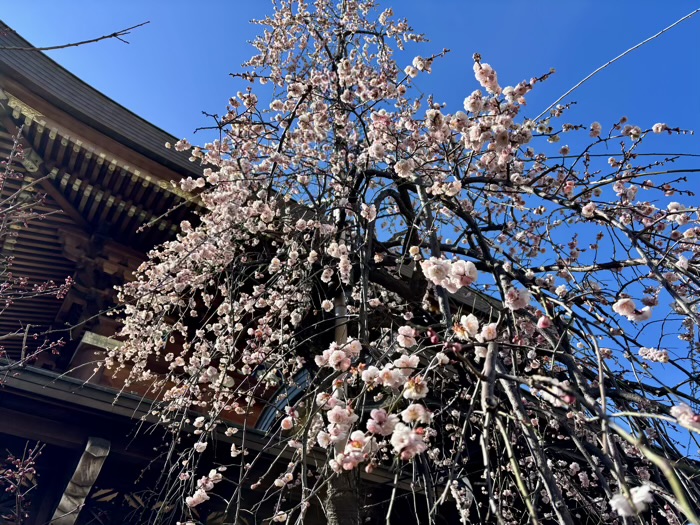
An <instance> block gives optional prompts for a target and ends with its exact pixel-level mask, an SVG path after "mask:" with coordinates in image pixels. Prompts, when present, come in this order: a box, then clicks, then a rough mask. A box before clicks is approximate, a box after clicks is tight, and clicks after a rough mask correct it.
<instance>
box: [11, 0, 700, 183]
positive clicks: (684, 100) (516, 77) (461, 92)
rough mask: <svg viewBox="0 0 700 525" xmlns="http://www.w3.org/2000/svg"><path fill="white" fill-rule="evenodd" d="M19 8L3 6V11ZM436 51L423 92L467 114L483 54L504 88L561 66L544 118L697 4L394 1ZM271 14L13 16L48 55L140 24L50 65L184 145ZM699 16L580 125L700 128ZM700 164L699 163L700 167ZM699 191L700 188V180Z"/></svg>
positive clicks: (603, 83) (214, 107) (132, 8)
mask: <svg viewBox="0 0 700 525" xmlns="http://www.w3.org/2000/svg"><path fill="white" fill-rule="evenodd" d="M4 2H9V0H0V3H4ZM382 5H383V6H392V7H393V8H394V10H395V11H396V13H397V14H398V15H401V16H406V17H407V18H408V19H409V21H410V22H411V23H412V25H413V26H414V28H415V29H416V30H417V31H419V32H423V33H425V34H426V35H427V36H428V37H429V38H430V40H431V42H430V43H429V44H426V45H423V46H421V47H420V48H417V49H415V52H411V53H410V56H409V57H406V58H407V61H409V60H410V58H411V57H412V56H413V54H418V53H420V54H423V55H429V54H431V53H432V52H438V51H440V50H441V49H442V48H443V47H447V48H449V49H451V50H452V53H450V54H449V55H448V57H447V58H446V59H444V60H443V61H442V62H440V63H438V64H436V65H435V66H434V74H433V75H432V76H430V77H423V76H422V77H421V78H419V79H418V83H417V84H418V86H419V87H420V88H421V89H422V90H423V91H425V92H432V93H434V94H435V95H436V99H437V100H438V101H444V102H448V103H449V106H450V107H451V108H452V110H453V111H455V110H457V109H459V107H460V106H461V101H462V100H463V98H464V96H465V95H467V94H469V93H470V92H471V91H472V90H473V89H475V88H476V83H475V81H474V79H473V76H472V74H471V58H470V57H471V55H472V53H474V52H480V53H481V54H482V55H483V57H484V60H485V61H486V62H489V63H490V64H491V65H493V66H494V67H495V68H496V69H497V70H498V71H499V78H500V80H501V85H508V84H513V83H516V82H518V81H520V80H522V79H525V78H530V77H531V76H539V75H541V74H543V73H545V72H546V71H548V70H549V68H550V67H554V68H556V69H557V74H556V75H555V76H554V77H553V78H552V79H551V80H550V81H548V82H547V83H546V84H545V85H543V86H540V87H539V89H538V90H537V91H536V92H535V93H533V94H532V95H531V96H530V97H529V111H528V113H529V116H534V115H536V114H537V113H539V111H540V110H541V109H544V108H545V107H546V106H548V105H549V103H550V102H553V101H554V100H555V99H556V98H557V97H558V95H560V94H562V93H563V92H564V91H566V90H567V89H568V88H569V87H571V86H572V85H573V84H575V83H576V82H577V81H578V80H580V79H581V78H583V77H584V76H585V75H587V74H588V73H589V72H591V71H592V70H593V69H595V68H596V67H598V66H599V65H601V64H604V63H605V62H607V61H608V60H609V59H611V58H612V57H614V56H616V55H617V54H619V53H620V52H622V51H624V50H626V49H627V48H629V47H631V46H632V45H634V44H635V43H637V42H639V41H641V40H643V39H645V38H647V37H648V36H650V35H652V34H654V33H655V32H657V31H658V30H660V29H662V28H663V27H666V26H667V25H669V24H671V23H672V22H674V21H675V20H677V19H678V18H681V17H682V16H683V15H685V14H687V13H689V12H690V11H692V10H693V9H695V8H697V7H699V5H698V3H697V2H687V1H680V0H676V1H672V2H670V1H665V2H660V1H657V0H642V1H628V0H616V1H607V2H604V1H593V0H580V1H565V2H562V1H560V0H556V1H555V0H547V1H545V0H537V1H535V2H532V3H528V6H527V8H525V7H524V6H523V2H522V1H516V0H512V1H501V2H498V4H493V5H492V6H491V7H489V6H488V5H487V4H485V3H482V2H474V1H470V0H431V1H428V0H386V1H384V2H382ZM270 11H271V3H270V2H269V1H268V0H250V1H242V0H228V1H225V0H207V1H206V2H201V3H194V2H191V1H185V0H170V1H165V0H149V1H137V0H121V1H112V0H99V1H95V0H71V1H70V2H65V1H63V2H58V1H49V0H27V1H26V2H24V3H23V4H22V8H21V9H20V8H18V5H17V4H15V5H14V7H13V8H12V9H5V10H3V11H1V12H0V16H1V17H2V19H3V20H4V21H5V22H6V23H7V24H8V25H10V26H11V27H13V28H14V29H15V30H17V31H18V32H19V33H20V34H21V35H22V36H23V37H24V38H26V39H27V40H29V41H30V42H31V43H33V44H34V45H36V46H48V45H55V44H62V43H66V42H72V41H76V40H82V39H87V38H92V37H95V36H99V35H102V34H106V33H111V32H113V31H115V30H117V29H122V28H124V27H128V26H131V25H134V24H136V23H139V22H143V21H146V20H149V21H150V22H151V23H150V24H149V25H148V26H146V27H143V28H140V29H138V30H137V31H136V32H135V33H134V34H132V35H131V36H130V37H129V41H130V42H131V43H130V44H129V45H125V44H122V43H120V42H118V41H115V40H112V41H107V42H101V43H99V44H94V45H88V46H83V47H79V48H73V49H67V50H61V51H54V52H51V53H49V55H50V56H51V57H52V58H53V59H54V60H56V61H57V62H59V63H60V64H62V65H63V66H64V67H66V68H67V69H68V70H70V71H71V72H73V73H74V74H76V75H77V76H78V77H80V78H82V79H83V80H85V81H86V82H88V83H89V84H91V85H92V86H94V87H95V88H97V89H99V90H100V91H102V92H103V93H105V94H106V95H107V96H109V97H111V98H113V99H114V100H116V101H117V102H119V103H120V104H122V105H124V106H126V107H127V108H129V109H131V110H132V111H134V112H135V113H137V114H139V115H141V116H142V117H144V118H146V119H147V120H149V121H151V122H153V123H154V124H156V125H158V126H159V127H161V128H163V129H165V130H167V131H169V132H171V133H173V134H174V135H176V136H179V137H185V136H186V137H189V138H193V139H194V141H195V142H197V139H196V137H192V131H193V130H194V129H195V128H197V127H199V126H204V125H207V124H208V122H207V120H206V119H205V118H204V117H203V116H202V114H201V112H202V111H207V112H211V113H214V112H220V111H221V110H222V109H223V108H224V106H225V103H226V101H227V100H228V98H229V96H231V95H232V94H233V93H235V92H236V91H237V89H238V87H237V86H236V85H235V84H234V82H233V80H231V79H230V78H229V77H228V73H230V72H233V71H237V70H238V66H239V64H240V63H241V62H243V61H244V60H245V59H247V58H249V57H250V56H251V54H252V48H251V47H250V46H249V45H247V44H246V41H248V40H250V39H251V38H252V37H253V36H254V35H255V34H256V31H257V29H259V28H258V27H255V26H252V25H250V24H249V23H248V21H249V20H250V19H251V18H256V17H261V16H263V15H264V14H266V13H268V12H270ZM699 88H700V14H698V15H696V16H695V17H694V18H693V19H691V20H689V21H687V22H684V24H682V25H681V26H679V27H676V28H674V29H673V30H672V31H671V32H669V33H667V34H665V35H663V36H662V37H661V38H660V39H657V40H655V41H654V42H651V43H650V44H647V45H646V46H645V47H643V48H642V49H640V50H638V51H636V52H635V53H634V54H632V55H630V56H628V57H626V58H624V59H623V60H622V61H620V62H618V63H616V64H615V65H613V66H612V67H610V68H608V69H607V70H606V71H604V72H603V73H601V74H600V75H599V76H597V77H596V78H595V79H593V80H592V81H590V82H589V83H587V84H586V85H585V86H584V87H583V88H581V89H580V90H578V91H577V92H576V93H575V94H574V95H573V96H572V97H571V98H572V99H574V100H576V101H578V103H579V104H578V106H577V107H576V109H575V111H574V112H572V113H571V114H570V116H569V118H567V119H566V120H567V121H572V122H580V123H590V122H592V121H593V120H600V121H601V122H603V123H604V125H605V124H607V123H611V122H613V121H614V120H615V119H617V118H618V117H620V116H622V115H627V116H628V117H629V118H630V122H631V123H633V124H638V125H640V126H643V127H645V126H651V125H652V124H654V123H655V122H657V121H663V122H667V123H668V124H669V125H673V126H680V127H685V128H695V129H697V130H699V131H700V97H699V96H698V90H699ZM660 146H667V147H664V148H662V149H665V150H667V151H668V150H678V151H686V152H688V151H694V152H696V153H700V136H696V137H692V138H681V139H673V141H672V142H668V143H665V144H664V143H661V144H660ZM699 164H700V163H699ZM696 187H700V184H697V183H696Z"/></svg>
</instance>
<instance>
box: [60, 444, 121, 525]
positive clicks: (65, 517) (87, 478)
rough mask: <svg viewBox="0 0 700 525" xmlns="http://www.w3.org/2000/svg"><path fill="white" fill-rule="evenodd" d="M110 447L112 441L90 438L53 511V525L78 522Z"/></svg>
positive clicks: (69, 524)
mask: <svg viewBox="0 0 700 525" xmlns="http://www.w3.org/2000/svg"><path fill="white" fill-rule="evenodd" d="M109 449H110V442H109V441H107V440H106V439H101V438H95V437H91V438H88V442H87V445H86V446H85V451H84V452H83V455H82V456H81V457H80V461H79V462H78V466H77V467H76V468H75V472H74V473H73V477H71V479H70V481H69V482H68V485H67V486H66V490H65V491H64V492H63V496H61V501H60V502H59V503H58V507H56V510H55V511H54V513H53V518H52V519H51V524H52V525H73V524H74V523H75V522H76V520H77V519H78V514H79V513H80V510H81V509H82V508H83V505H84V504H85V499H86V498H87V496H88V494H89V493H90V489H92V486H93V484H94V483H95V480H96V479H97V476H98V475H99V474H100V470H102V465H103V464H104V462H105V460H106V459H107V455H108V454H109Z"/></svg>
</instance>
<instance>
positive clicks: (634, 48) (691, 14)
mask: <svg viewBox="0 0 700 525" xmlns="http://www.w3.org/2000/svg"><path fill="white" fill-rule="evenodd" d="M699 12H700V8H698V9H696V10H695V11H692V12H691V13H689V14H687V15H685V16H684V17H683V18H681V19H679V20H676V21H675V22H674V23H672V24H671V25H670V26H668V27H666V28H664V29H662V30H661V31H659V32H658V33H656V34H655V35H653V36H650V37H649V38H647V39H646V40H643V41H642V42H640V43H639V44H637V45H635V46H633V47H630V48H629V49H628V50H627V51H625V52H624V53H622V54H620V55H618V56H616V57H615V58H613V59H612V60H610V61H609V62H608V63H606V64H603V65H602V66H600V67H599V68H598V69H596V70H595V71H593V72H592V73H591V74H590V75H588V76H587V77H586V78H584V79H583V80H581V81H580V82H579V83H578V84H576V85H575V86H574V87H572V88H571V89H570V90H569V91H567V92H566V93H564V94H563V95H562V96H561V97H559V98H558V99H557V100H555V101H554V102H553V103H552V104H551V105H550V106H549V107H548V108H547V109H545V110H544V111H543V112H542V113H540V114H539V115H537V117H535V120H539V119H540V118H542V116H543V115H544V114H545V113H547V111H549V110H550V109H552V108H553V107H554V106H556V105H557V104H559V102H561V101H562V100H564V99H565V98H566V97H568V96H569V95H570V94H571V93H573V92H574V91H576V90H577V89H578V88H580V87H581V86H582V85H583V84H585V83H586V82H588V81H589V80H590V79H591V78H593V77H594V76H595V75H597V74H598V73H600V72H601V71H603V70H604V69H605V68H606V67H608V66H609V65H611V64H614V63H615V62H617V61H618V60H620V59H621V58H622V57H624V56H626V55H628V54H630V53H631V52H632V51H635V50H636V49H639V48H640V47H642V46H643V45H644V44H646V43H648V42H651V41H652V40H654V39H655V38H658V37H660V36H661V35H663V34H664V33H665V32H666V31H668V30H669V29H672V28H674V27H675V26H677V25H678V24H680V23H681V22H684V21H686V20H688V19H689V18H691V17H692V16H695V15H696V14H698V13H699Z"/></svg>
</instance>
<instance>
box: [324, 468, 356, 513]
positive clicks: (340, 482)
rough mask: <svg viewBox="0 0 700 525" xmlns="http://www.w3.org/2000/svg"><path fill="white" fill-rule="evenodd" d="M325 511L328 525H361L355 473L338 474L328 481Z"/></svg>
mask: <svg viewBox="0 0 700 525" xmlns="http://www.w3.org/2000/svg"><path fill="white" fill-rule="evenodd" d="M323 510H324V512H325V513H326V520H327V523H328V525H360V501H359V494H358V487H357V479H356V478H355V473H354V472H352V471H348V472H343V473H342V474H336V475H334V476H333V477H332V478H331V479H330V480H329V481H328V489H327V492H326V501H325V505H324V509H323Z"/></svg>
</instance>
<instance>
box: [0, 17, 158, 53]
mask: <svg viewBox="0 0 700 525" xmlns="http://www.w3.org/2000/svg"><path fill="white" fill-rule="evenodd" d="M150 23H151V22H150V21H146V22H141V23H140V24H137V25H135V26H131V27H127V28H126V29H122V30H120V31H116V32H114V33H110V34H109V35H102V36H100V37H97V38H91V39H90V40H81V41H80V42H72V43H70V44H61V45H58V46H48V47H22V46H17V47H14V46H0V51H55V50H57V49H66V48H68V47H78V46H83V45H85V44H94V43H96V42H101V41H102V40H109V39H111V38H116V39H117V40H119V41H120V42H124V43H125V44H128V43H129V42H128V41H127V40H124V39H123V38H122V37H124V36H126V35H128V34H130V33H131V31H132V30H134V29H137V28H139V27H142V26H145V25H146V24H150Z"/></svg>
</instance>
